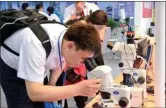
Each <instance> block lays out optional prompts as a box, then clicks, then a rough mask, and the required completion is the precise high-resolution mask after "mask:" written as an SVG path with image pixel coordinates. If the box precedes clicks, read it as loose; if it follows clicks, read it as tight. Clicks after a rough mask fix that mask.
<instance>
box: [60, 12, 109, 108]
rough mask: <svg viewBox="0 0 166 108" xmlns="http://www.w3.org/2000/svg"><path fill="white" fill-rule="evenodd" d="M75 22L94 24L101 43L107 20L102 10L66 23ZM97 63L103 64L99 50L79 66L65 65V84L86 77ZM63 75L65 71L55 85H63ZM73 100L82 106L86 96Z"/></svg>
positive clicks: (79, 107) (78, 105)
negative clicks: (96, 54) (94, 55)
mask: <svg viewBox="0 0 166 108" xmlns="http://www.w3.org/2000/svg"><path fill="white" fill-rule="evenodd" d="M76 22H81V23H83V24H91V25H92V26H94V27H95V28H96V30H97V31H98V33H99V34H100V40H101V43H102V41H103V39H104V35H105V32H103V31H104V30H105V28H106V25H107V22H108V18H107V14H106V13H105V12H104V11H103V10H97V11H95V12H93V13H92V14H91V15H90V16H86V17H81V18H80V19H74V20H69V21H68V22H67V23H66V24H67V25H69V26H71V25H72V24H75V23H76ZM98 65H104V60H103V56H102V54H101V52H100V54H99V55H98V56H97V57H92V58H88V59H86V60H85V61H84V63H81V64H80V65H79V66H76V67H73V68H71V67H69V66H67V67H66V68H67V69H66V71H65V72H67V75H66V82H65V84H67V85H68V84H75V83H78V82H79V81H82V80H85V79H87V70H89V71H91V70H92V69H94V68H95V67H96V66H98ZM85 66H86V67H85ZM64 76H65V73H62V74H61V76H60V78H59V79H58V82H57V85H63V84H62V80H63V79H64ZM74 100H75V101H76V106H77V107H78V108H84V107H85V105H86V104H85V103H86V101H87V97H85V96H75V97H74ZM66 104H67V103H66ZM65 108H67V105H66V106H65Z"/></svg>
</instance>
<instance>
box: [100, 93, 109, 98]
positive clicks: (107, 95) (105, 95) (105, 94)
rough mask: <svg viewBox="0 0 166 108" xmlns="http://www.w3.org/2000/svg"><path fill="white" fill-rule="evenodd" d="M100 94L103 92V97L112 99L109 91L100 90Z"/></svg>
mask: <svg viewBox="0 0 166 108" xmlns="http://www.w3.org/2000/svg"><path fill="white" fill-rule="evenodd" d="M100 94H101V97H102V99H110V98H111V94H110V93H108V92H104V91H100Z"/></svg>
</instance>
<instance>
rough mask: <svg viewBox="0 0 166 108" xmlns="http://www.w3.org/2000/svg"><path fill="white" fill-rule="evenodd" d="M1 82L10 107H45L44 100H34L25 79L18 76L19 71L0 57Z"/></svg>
mask: <svg viewBox="0 0 166 108" xmlns="http://www.w3.org/2000/svg"><path fill="white" fill-rule="evenodd" d="M0 75H1V76H0V78H1V79H0V83H1V86H2V89H3V91H4V93H5V96H6V101H7V106H8V108H44V103H43V102H32V101H31V100H30V99H29V97H28V95H27V90H26V86H25V81H24V80H23V79H20V78H18V77H17V71H16V70H14V69H12V68H10V67H9V66H8V65H6V64H5V63H4V62H3V60H2V59H1V58H0Z"/></svg>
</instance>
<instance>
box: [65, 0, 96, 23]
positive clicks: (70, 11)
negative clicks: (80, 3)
mask: <svg viewBox="0 0 166 108" xmlns="http://www.w3.org/2000/svg"><path fill="white" fill-rule="evenodd" d="M83 10H84V15H85V16H86V15H90V11H92V12H94V11H96V10H99V7H98V6H97V5H95V4H93V3H88V2H85V7H84V9H83ZM75 12H76V8H75V4H72V5H70V6H68V7H67V8H66V9H65V12H64V20H63V23H66V22H67V21H69V20H70V18H71V16H72V15H74V14H75Z"/></svg>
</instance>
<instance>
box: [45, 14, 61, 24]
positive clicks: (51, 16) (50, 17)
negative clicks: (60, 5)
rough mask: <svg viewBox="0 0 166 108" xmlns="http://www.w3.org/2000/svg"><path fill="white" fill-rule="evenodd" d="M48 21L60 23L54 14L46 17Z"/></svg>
mask: <svg viewBox="0 0 166 108" xmlns="http://www.w3.org/2000/svg"><path fill="white" fill-rule="evenodd" d="M48 20H50V21H53V20H55V21H57V22H61V21H60V19H59V17H58V16H57V15H56V14H51V15H50V16H48Z"/></svg>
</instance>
